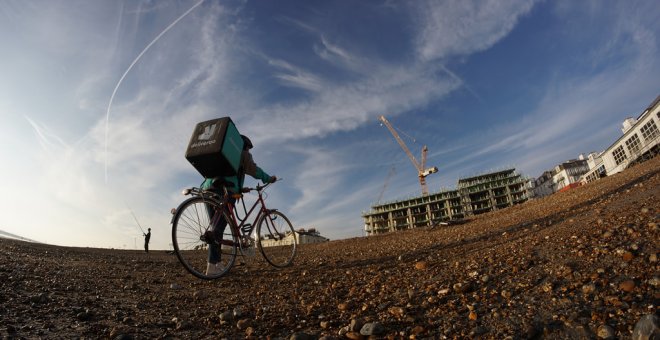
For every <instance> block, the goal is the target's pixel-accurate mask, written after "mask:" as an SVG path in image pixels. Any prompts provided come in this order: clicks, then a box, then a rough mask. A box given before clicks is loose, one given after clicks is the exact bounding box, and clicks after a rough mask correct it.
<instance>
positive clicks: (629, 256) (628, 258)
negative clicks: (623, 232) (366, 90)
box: [623, 251, 635, 262]
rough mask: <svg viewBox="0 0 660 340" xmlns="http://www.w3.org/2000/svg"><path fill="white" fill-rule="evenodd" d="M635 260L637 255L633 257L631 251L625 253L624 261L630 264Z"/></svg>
mask: <svg viewBox="0 0 660 340" xmlns="http://www.w3.org/2000/svg"><path fill="white" fill-rule="evenodd" d="M633 258H635V255H633V253H631V252H629V251H627V252H625V253H623V260H624V261H626V262H630V261H632V259H633Z"/></svg>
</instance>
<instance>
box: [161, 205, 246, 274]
mask: <svg viewBox="0 0 660 340" xmlns="http://www.w3.org/2000/svg"><path fill="white" fill-rule="evenodd" d="M225 218H226V215H225V213H224V205H223V204H222V203H221V202H218V201H215V200H210V199H208V198H203V197H191V198H189V199H187V200H185V201H184V202H183V203H181V205H179V207H178V208H177V210H176V212H175V214H174V217H173V219H172V245H173V246H174V252H175V253H176V256H177V257H178V258H179V261H180V262H181V264H182V265H183V267H184V268H186V270H188V271H189V272H190V273H191V274H193V275H195V276H197V277H198V278H201V279H205V280H211V279H217V278H219V277H221V276H223V275H224V274H226V273H227V272H228V271H229V269H230V268H231V266H232V265H233V264H234V261H235V260H236V255H237V245H238V238H237V235H233V233H232V228H231V227H230V226H228V225H227V224H226V222H225V223H223V221H225ZM223 225H224V226H225V227H224V228H222V226H223Z"/></svg>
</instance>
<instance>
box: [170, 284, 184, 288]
mask: <svg viewBox="0 0 660 340" xmlns="http://www.w3.org/2000/svg"><path fill="white" fill-rule="evenodd" d="M182 288H183V287H181V285H180V284H178V283H172V284H170V289H182Z"/></svg>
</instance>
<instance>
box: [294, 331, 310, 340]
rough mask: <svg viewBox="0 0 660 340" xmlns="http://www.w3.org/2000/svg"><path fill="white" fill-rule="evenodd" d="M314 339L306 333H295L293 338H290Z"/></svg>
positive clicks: (297, 339)
mask: <svg viewBox="0 0 660 340" xmlns="http://www.w3.org/2000/svg"><path fill="white" fill-rule="evenodd" d="M312 339H314V337H313V336H311V335H309V334H307V333H304V332H296V333H293V334H292V335H291V337H290V338H289V340H312Z"/></svg>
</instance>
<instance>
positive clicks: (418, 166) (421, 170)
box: [379, 116, 438, 195]
mask: <svg viewBox="0 0 660 340" xmlns="http://www.w3.org/2000/svg"><path fill="white" fill-rule="evenodd" d="M379 120H380V121H381V122H382V123H383V125H385V127H387V129H388V130H390V133H392V136H394V139H396V141H397V143H399V145H400V146H401V148H402V149H403V151H404V152H405V153H406V155H408V158H410V161H411V162H412V163H413V166H414V167H415V170H417V177H418V178H419V184H420V185H421V187H422V195H428V194H429V190H428V188H427V186H426V176H428V175H430V174H432V173H436V172H438V168H437V167H430V168H428V169H426V153H427V151H428V148H427V147H426V145H424V147H423V148H422V158H421V160H422V162H421V163H419V162H417V159H416V158H415V156H413V154H412V152H410V150H409V149H408V146H406V143H404V142H403V140H402V139H401V137H399V134H398V133H397V132H396V130H394V128H393V127H392V124H390V122H389V121H388V120H387V119H386V118H385V116H380V117H379Z"/></svg>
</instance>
